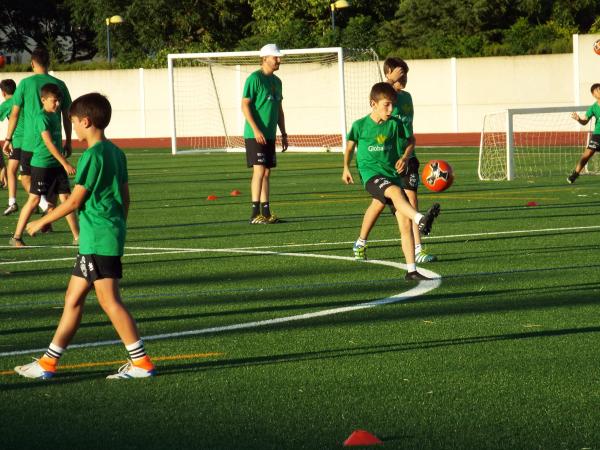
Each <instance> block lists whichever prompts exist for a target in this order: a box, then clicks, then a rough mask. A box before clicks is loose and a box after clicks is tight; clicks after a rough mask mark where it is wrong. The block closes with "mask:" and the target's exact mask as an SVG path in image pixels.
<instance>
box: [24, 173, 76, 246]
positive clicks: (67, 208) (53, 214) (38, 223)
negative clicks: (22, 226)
mask: <svg viewBox="0 0 600 450" xmlns="http://www.w3.org/2000/svg"><path fill="white" fill-rule="evenodd" d="M87 192H88V191H87V190H86V189H85V188H84V187H83V186H82V185H81V184H76V185H75V187H74V188H73V192H72V193H71V195H69V198H67V199H66V200H65V201H64V202H62V203H61V204H60V205H58V206H57V207H56V208H54V209H53V210H52V211H50V212H48V214H46V215H45V216H42V218H41V219H38V220H34V221H33V222H29V223H28V224H27V233H29V235H31V236H34V235H35V234H36V233H37V232H38V231H40V230H41V229H42V228H43V227H44V225H48V224H50V223H52V222H56V221H57V220H58V219H61V218H62V217H65V216H67V215H69V214H71V213H72V212H73V211H75V210H76V209H78V208H79V207H80V206H81V205H83V202H84V201H85V197H86V196H87Z"/></svg>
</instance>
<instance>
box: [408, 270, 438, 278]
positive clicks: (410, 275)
mask: <svg viewBox="0 0 600 450" xmlns="http://www.w3.org/2000/svg"><path fill="white" fill-rule="evenodd" d="M404 279H405V280H406V281H426V280H433V278H429V277H426V276H425V275H423V274H421V273H419V272H417V271H416V270H415V271H414V272H406V275H404Z"/></svg>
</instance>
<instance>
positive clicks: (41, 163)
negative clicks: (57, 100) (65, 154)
mask: <svg viewBox="0 0 600 450" xmlns="http://www.w3.org/2000/svg"><path fill="white" fill-rule="evenodd" d="M33 129H34V131H35V139H34V144H33V157H32V158H31V165H32V166H34V167H45V168H47V167H60V163H59V162H58V160H57V159H56V158H55V157H54V156H53V155H52V153H50V150H48V147H46V143H45V142H44V140H43V139H42V133H43V132H44V131H49V132H50V136H51V137H52V142H53V143H54V145H55V146H56V148H57V149H58V151H59V152H61V153H62V150H63V148H62V132H61V128H60V116H59V115H58V113H50V112H46V111H44V110H43V109H40V110H39V111H38V113H37V114H36V116H35V118H34V122H33Z"/></svg>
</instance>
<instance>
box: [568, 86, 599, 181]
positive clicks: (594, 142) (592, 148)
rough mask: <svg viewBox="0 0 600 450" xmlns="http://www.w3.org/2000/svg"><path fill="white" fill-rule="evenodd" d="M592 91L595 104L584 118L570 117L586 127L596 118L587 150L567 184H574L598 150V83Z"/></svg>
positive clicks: (574, 115)
mask: <svg viewBox="0 0 600 450" xmlns="http://www.w3.org/2000/svg"><path fill="white" fill-rule="evenodd" d="M590 90H591V91H592V96H593V97H594V98H595V99H596V103H594V104H593V105H592V106H590V107H589V108H588V110H587V111H586V113H585V116H583V117H579V114H577V113H576V112H574V113H572V114H571V117H572V118H573V119H574V120H576V121H577V122H579V123H580V124H581V125H587V124H588V122H589V121H590V120H591V119H592V117H595V118H596V125H595V127H594V132H593V133H592V138H591V139H590V142H589V143H588V145H587V148H586V149H585V150H584V151H583V154H582V155H581V158H580V159H579V162H578V163H577V166H575V170H574V171H573V173H572V174H571V175H569V176H568V177H567V182H568V183H569V184H573V183H575V180H576V179H577V178H578V177H579V174H580V173H581V171H582V170H583V168H584V167H585V165H586V164H587V162H588V161H589V159H590V158H591V157H592V156H594V153H596V150H598V149H600V83H594V84H592V87H591V89H590Z"/></svg>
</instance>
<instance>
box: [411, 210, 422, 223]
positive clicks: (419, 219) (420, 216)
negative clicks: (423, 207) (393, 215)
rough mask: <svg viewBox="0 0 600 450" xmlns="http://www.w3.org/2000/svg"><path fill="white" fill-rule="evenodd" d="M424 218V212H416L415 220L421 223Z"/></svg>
mask: <svg viewBox="0 0 600 450" xmlns="http://www.w3.org/2000/svg"><path fill="white" fill-rule="evenodd" d="M422 218H423V214H421V213H420V212H418V213H416V214H415V218H414V220H413V222H415V223H419V222H420V221H421V219H422Z"/></svg>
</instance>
